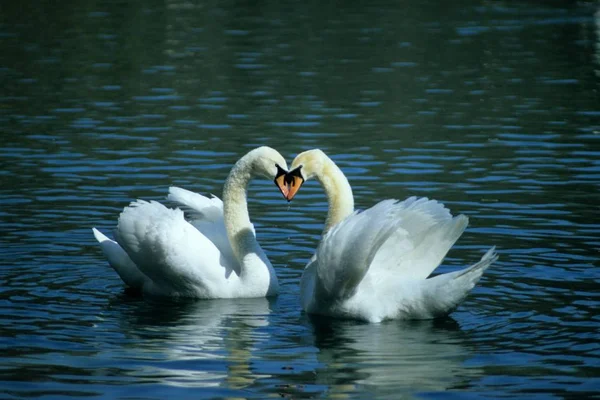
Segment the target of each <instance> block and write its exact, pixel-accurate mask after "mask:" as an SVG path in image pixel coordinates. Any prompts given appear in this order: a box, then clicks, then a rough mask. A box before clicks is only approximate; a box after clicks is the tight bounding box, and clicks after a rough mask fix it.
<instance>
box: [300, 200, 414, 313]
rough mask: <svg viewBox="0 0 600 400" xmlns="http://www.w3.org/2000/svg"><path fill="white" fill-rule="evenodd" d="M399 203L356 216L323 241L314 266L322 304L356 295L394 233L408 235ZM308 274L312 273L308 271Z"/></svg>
mask: <svg viewBox="0 0 600 400" xmlns="http://www.w3.org/2000/svg"><path fill="white" fill-rule="evenodd" d="M397 211H398V205H397V201H396V200H384V201H382V202H380V203H378V204H376V205H375V206H373V207H371V208H369V209H368V210H365V211H363V212H354V213H353V214H351V215H350V216H348V217H347V218H345V219H344V220H343V221H342V222H340V223H339V224H337V225H336V226H335V227H334V228H333V229H331V230H330V231H329V232H328V233H327V234H326V235H325V236H324V237H323V239H322V240H321V243H320V244H319V247H318V248H317V252H316V259H314V260H313V261H312V263H317V265H316V267H315V266H314V265H313V266H312V267H311V271H315V273H316V276H315V277H314V279H315V283H314V284H315V293H314V296H315V297H316V298H318V299H319V301H325V302H331V301H334V300H336V299H345V298H348V297H350V296H352V295H353V294H354V293H355V290H356V287H357V285H358V284H359V283H360V282H361V281H362V279H363V277H364V276H365V274H366V273H367V271H368V270H369V266H370V265H371V263H372V261H373V258H374V257H375V255H376V254H377V252H378V250H379V248H380V247H381V246H382V245H383V244H384V243H385V242H386V240H387V239H388V238H389V237H390V236H391V235H392V234H394V233H396V232H398V231H399V232H398V235H406V232H405V231H404V230H403V229H402V228H401V227H400V224H399V222H400V221H399V220H398V218H396V217H395V214H396V213H397ZM307 271H308V270H307Z"/></svg>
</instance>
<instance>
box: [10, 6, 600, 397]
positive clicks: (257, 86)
mask: <svg viewBox="0 0 600 400" xmlns="http://www.w3.org/2000/svg"><path fill="white" fill-rule="evenodd" d="M599 15H600V12H599V11H598V8H597V4H596V3H593V2H573V3H565V2H510V3H500V2H483V3H481V2H474V1H467V2H461V3H460V4H457V5H453V4H446V3H442V2H420V3H411V4H409V3H397V2H394V3H383V2H375V3H370V4H369V5H366V4H358V3H352V4H350V3H348V4H341V3H340V4H336V5H329V4H322V3H294V2H271V3H260V4H258V3H252V2H233V1H225V2H212V3H200V4H196V3H185V2H176V1H175V2H166V3H165V2H158V1H149V2H134V3H131V2H107V3H97V2H88V1H84V2H71V3H61V4H58V5H57V4H54V3H52V4H51V3H48V2H32V1H25V2H20V3H7V4H4V5H2V6H1V12H0V54H2V56H1V57H0V79H1V80H2V90H1V92H0V127H1V131H0V132H1V138H2V141H1V143H0V160H1V161H0V162H1V166H2V169H1V172H0V176H1V177H2V181H1V182H2V185H0V204H1V207H0V216H1V224H0V246H1V250H2V251H1V253H0V264H1V267H0V321H1V325H0V326H1V332H2V335H1V338H0V349H1V352H0V358H1V363H0V397H1V398H7V399H9V398H19V399H21V398H45V399H50V398H64V397H93V398H225V397H230V398H256V399H264V398H271V397H288V398H336V397H338V398H351V399H371V398H390V399H398V398H432V399H433V398H436V399H438V398H460V399H463V398H470V399H475V398H481V399H488V398H503V397H510V398H529V397H535V398H548V399H555V398H556V399H559V398H573V399H580V398H586V397H591V396H594V395H596V394H597V393H598V392H600V378H599V377H600V333H599V332H600V329H599V328H600V317H599V316H598V309H599V307H600V271H599V268H598V257H599V253H600V252H599V250H600V239H599V233H600V219H599V211H598V210H599V208H598V204H600V194H599V193H600V133H599V132H600V102H599V101H598V89H599V81H598V75H597V71H598V69H599V68H600V38H599V37H598V29H599V27H600V22H598V21H599V20H598V16H599ZM258 145H269V146H272V147H275V148H277V149H278V150H279V151H280V152H281V153H282V154H284V156H285V157H286V158H287V159H288V160H289V162H291V160H292V159H293V157H294V156H295V155H296V154H297V153H299V152H300V151H303V150H306V149H309V148H314V147H319V148H321V149H323V150H324V151H326V152H327V153H328V154H330V155H331V156H332V158H333V159H334V160H335V161H336V162H337V163H338V164H339V165H340V167H341V168H342V170H343V171H344V172H345V173H346V175H347V176H348V178H349V180H350V182H351V184H352V186H353V190H354V194H355V197H356V204H357V207H359V208H365V207H369V206H371V205H373V204H375V203H376V202H378V201H379V200H381V199H384V198H399V199H403V198H406V197H408V196H411V195H418V196H428V197H431V198H435V199H437V200H439V201H442V202H443V203H445V204H446V205H447V206H449V207H450V208H451V210H452V211H453V212H454V213H455V214H458V213H463V214H466V215H468V216H469V217H470V226H469V228H468V229H467V231H466V232H465V234H464V235H463V237H462V238H461V239H460V240H459V241H458V243H457V245H456V246H455V247H454V248H453V249H452V250H451V251H450V253H449V255H448V257H447V259H446V260H445V261H444V263H443V265H442V266H441V267H440V269H439V270H438V271H439V272H448V271H452V270H455V269H457V268H461V267H463V266H465V265H468V264H471V263H472V262H474V261H475V260H477V259H479V257H480V256H481V254H482V251H484V250H486V249H487V248H489V247H490V246H492V245H496V246H497V247H498V249H499V253H500V260H499V261H498V262H497V263H495V264H494V265H493V267H492V268H490V269H489V270H488V271H487V272H486V274H485V275H484V277H483V278H482V280H481V282H480V284H479V285H478V286H477V287H476V288H475V290H474V291H473V293H472V294H471V295H470V296H469V297H468V298H467V300H466V301H465V302H464V303H463V304H462V305H461V306H460V307H459V308H458V309H457V310H456V311H455V312H454V313H453V314H451V316H450V317H449V318H447V319H443V320H436V321H421V322H401V321H390V322H386V323H383V324H380V325H366V324H360V323H355V322H342V321H330V320H327V319H323V318H318V319H314V318H309V317H308V316H306V315H304V314H303V313H301V312H300V305H299V290H298V282H299V279H300V275H301V273H302V270H303V268H304V265H305V264H306V262H307V260H308V258H309V257H310V255H311V254H312V252H313V250H314V249H315V247H316V245H317V243H318V240H319V235H320V233H321V229H322V224H323V221H324V218H325V213H326V207H327V205H326V202H325V198H324V195H323V193H322V191H321V190H320V188H319V186H318V185H317V184H316V183H315V182H309V183H307V184H306V185H305V187H303V189H302V192H301V193H300V194H299V195H298V197H297V198H296V199H295V200H294V202H292V203H291V204H289V205H288V204H287V203H286V202H285V201H284V200H282V198H281V195H280V194H279V193H278V192H277V189H276V188H275V186H274V185H273V184H272V182H267V181H262V180H257V181H256V182H255V183H253V185H252V186H251V189H250V196H249V197H250V212H251V216H252V219H253V222H254V223H255V226H256V229H257V233H258V237H259V241H260V242H261V244H262V246H263V248H264V249H265V251H266V253H267V255H268V256H269V257H270V259H271V261H272V262H273V264H274V266H275V268H276V270H277V274H278V276H279V278H280V281H281V283H282V293H281V295H280V296H279V297H277V298H276V299H271V300H266V299H253V300H246V299H243V300H231V301H196V302H194V301H186V302H171V301H167V300H159V299H143V298H139V297H135V296H132V295H130V294H127V293H125V291H124V287H123V284H122V282H121V281H120V279H119V277H118V276H117V275H116V273H114V271H112V269H110V267H109V266H108V264H107V263H106V261H105V259H104V258H103V256H102V253H101V252H100V249H99V248H98V246H97V244H96V243H95V241H94V239H93V236H92V234H91V227H92V226H96V227H98V228H99V229H101V230H103V231H106V232H110V231H111V230H112V229H114V227H115V224H116V219H117V217H118V214H119V212H120V211H121V210H122V208H123V207H124V206H125V205H127V204H128V203H129V202H130V201H131V200H133V199H136V198H143V199H156V200H161V201H164V197H165V195H166V193H167V188H168V187H169V186H171V185H176V186H182V187H185V188H188V189H191V190H194V191H198V192H200V193H203V194H208V193H215V194H218V195H220V194H221V191H222V184H223V182H224V180H225V177H226V176H227V173H228V171H229V168H230V167H231V166H232V164H233V163H234V162H235V161H236V160H237V159H238V158H239V157H240V156H241V155H242V154H244V153H245V152H246V151H247V150H249V149H251V148H253V147H256V146H258Z"/></svg>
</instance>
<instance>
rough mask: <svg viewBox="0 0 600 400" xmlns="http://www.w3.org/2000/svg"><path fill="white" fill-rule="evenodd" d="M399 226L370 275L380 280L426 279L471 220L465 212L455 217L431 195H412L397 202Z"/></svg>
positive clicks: (373, 264) (377, 259) (375, 259)
mask: <svg viewBox="0 0 600 400" xmlns="http://www.w3.org/2000/svg"><path fill="white" fill-rule="evenodd" d="M395 207H396V210H395V213H394V217H395V218H397V220H398V223H399V226H400V227H401V228H402V229H398V230H397V231H396V232H394V234H392V235H390V237H389V238H388V240H387V241H386V242H385V243H383V245H382V246H381V247H380V248H379V250H378V252H377V254H376V256H375V258H374V260H373V263H372V265H371V271H370V274H372V275H375V276H378V278H379V279H393V280H395V281H397V280H398V279H399V277H400V278H401V279H402V280H420V279H426V278H427V277H428V276H429V275H430V274H431V273H432V272H433V270H435V269H436V268H437V267H438V266H439V264H440V263H441V262H442V260H443V258H444V257H445V256H446V253H448V251H449V250H450V248H451V247H452V246H453V245H454V243H455V242H456V241H457V240H458V238H459V237H460V235H462V233H463V232H464V230H465V229H466V227H467V224H468V222H469V220H468V218H467V217H466V216H464V215H459V216H456V217H452V214H450V211H449V210H448V209H447V208H445V207H444V205H443V204H441V203H439V202H437V201H435V200H429V199H428V198H425V197H423V198H417V197H410V198H408V199H406V200H404V201H402V202H399V203H397V204H396V206H395Z"/></svg>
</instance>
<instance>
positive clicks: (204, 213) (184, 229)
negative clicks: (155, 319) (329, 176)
mask: <svg viewBox="0 0 600 400" xmlns="http://www.w3.org/2000/svg"><path fill="white" fill-rule="evenodd" d="M282 168H287V164H286V162H285V160H284V158H283V157H282V156H281V154H279V153H278V152H277V151H276V150H274V149H272V148H269V147H259V148H257V149H254V150H252V151H250V152H249V153H248V154H246V155H245V156H243V157H242V158H241V159H240V160H239V161H238V162H237V163H236V164H235V165H234V166H233V168H232V169H231V172H230V173H229V176H228V177H227V180H226V182H225V186H224V189H223V201H221V200H219V199H218V198H217V197H213V198H211V199H209V198H207V197H204V196H201V195H199V194H196V193H192V192H189V191H187V190H184V189H180V188H176V187H172V188H170V189H169V197H168V198H169V199H170V200H172V201H174V202H176V203H178V204H179V205H180V206H183V207H184V208H186V209H187V210H188V211H192V214H193V215H192V216H193V218H194V219H193V220H192V222H191V223H190V222H187V221H186V220H185V219H184V214H183V211H181V210H180V209H169V208H167V207H165V206H164V205H162V204H160V203H158V202H155V201H151V202H147V201H143V200H137V201H134V202H132V203H131V204H130V205H129V207H126V208H125V209H124V210H123V212H122V213H121V215H120V216H119V221H118V224H117V229H116V232H115V237H116V239H117V241H116V242H115V241H113V240H110V239H109V238H107V237H106V236H105V235H104V234H102V233H101V232H100V231H98V230H97V229H96V228H93V232H94V236H95V237H96V239H97V240H98V242H100V247H101V248H102V251H103V253H104V255H105V256H106V258H107V259H108V262H109V263H110V265H111V266H112V267H113V268H114V270H115V271H116V272H117V273H118V274H119V276H120V277H121V279H122V280H123V281H124V282H125V283H126V284H127V285H128V286H130V287H132V288H134V289H139V290H141V291H142V292H143V293H145V294H151V295H161V296H174V297H195V298H202V299H214V298H234V297H263V296H271V295H276V294H277V293H278V292H279V284H278V282H277V277H276V275H275V271H274V269H273V266H272V265H271V263H270V262H269V259H268V258H267V256H266V255H265V253H264V252H263V250H262V248H261V247H260V245H259V244H258V242H257V241H256V236H255V234H254V226H253V225H252V223H251V222H250V218H249V215H248V207H247V203H246V190H247V187H248V184H249V182H250V180H251V179H252V178H253V177H255V176H264V177H267V178H270V179H274V178H275V179H277V178H278V177H280V179H282V178H281V177H282V176H283V173H284V172H285V171H284V170H283V169H282Z"/></svg>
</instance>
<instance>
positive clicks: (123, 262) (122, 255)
mask: <svg viewBox="0 0 600 400" xmlns="http://www.w3.org/2000/svg"><path fill="white" fill-rule="evenodd" d="M92 232H93V233H94V237H95V238H96V240H97V241H98V243H100V248H101V249H102V253H104V256H105V257H106V258H107V260H108V263H109V264H110V266H111V267H112V268H113V269H114V270H115V272H116V273H117V274H118V275H119V277H121V279H122V280H123V282H124V283H125V284H126V285H127V286H129V287H131V288H133V289H139V290H141V289H142V286H143V285H144V281H146V280H147V277H146V276H145V275H144V274H143V273H142V272H141V271H140V270H139V269H138V267H137V266H136V265H135V263H134V262H133V261H131V258H129V256H128V255H127V253H126V252H125V250H123V249H122V248H121V246H119V244H118V243H117V242H115V241H114V240H111V239H109V238H108V237H107V236H106V235H104V234H103V233H102V232H100V231H99V230H98V229H96V228H92Z"/></svg>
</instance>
